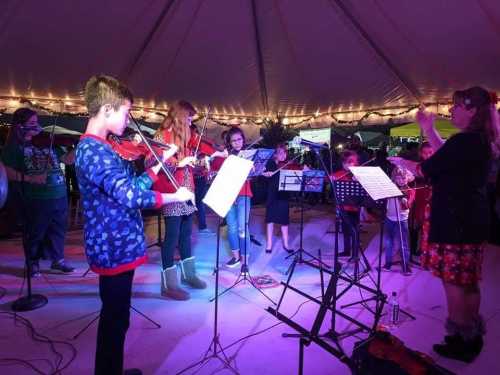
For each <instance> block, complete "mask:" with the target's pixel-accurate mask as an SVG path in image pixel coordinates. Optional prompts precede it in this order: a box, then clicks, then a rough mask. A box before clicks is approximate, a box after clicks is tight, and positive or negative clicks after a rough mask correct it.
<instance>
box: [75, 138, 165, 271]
mask: <svg viewBox="0 0 500 375" xmlns="http://www.w3.org/2000/svg"><path fill="white" fill-rule="evenodd" d="M75 166H76V174H77V179H78V186H79V188H80V199H81V204H82V208H83V215H84V222H85V224H84V240H85V253H86V255H87V260H88V262H89V265H90V268H91V270H92V271H94V272H96V273H98V274H100V275H117V274H120V273H123V272H126V271H130V270H133V269H135V268H136V267H138V266H139V265H141V264H143V263H145V262H146V259H147V257H146V250H145V247H146V246H145V237H144V224H143V220H142V217H141V211H140V210H141V209H143V208H159V207H160V206H161V202H162V197H161V194H160V193H159V192H155V191H151V190H149V188H150V187H151V185H152V184H153V182H154V180H156V176H155V175H154V174H153V173H151V171H148V172H145V173H144V174H143V175H141V176H139V177H136V176H135V173H134V170H133V166H132V164H131V163H130V162H129V161H126V160H124V159H122V158H121V157H120V156H119V155H118V154H117V153H116V152H115V151H114V150H113V149H112V147H111V145H110V144H109V143H108V142H107V141H106V140H105V139H102V138H99V137H97V136H93V135H85V134H84V135H83V136H82V137H81V140H80V142H79V143H78V146H77V148H76V160H75Z"/></svg>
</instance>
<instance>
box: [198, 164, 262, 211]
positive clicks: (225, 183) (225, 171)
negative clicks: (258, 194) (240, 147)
mask: <svg viewBox="0 0 500 375" xmlns="http://www.w3.org/2000/svg"><path fill="white" fill-rule="evenodd" d="M252 167H253V162H252V161H250V160H245V159H243V158H240V157H237V156H234V155H230V156H229V157H228V158H227V159H226V160H225V161H224V164H222V167H221V169H220V171H219V172H218V173H217V176H216V177H215V179H214V181H213V182H212V185H210V188H209V189H208V191H207V194H206V195H205V198H203V203H205V204H206V205H207V206H209V207H210V208H211V209H212V210H214V211H215V213H216V214H217V215H219V216H220V217H226V215H227V212H228V211H229V209H230V208H231V206H232V204H233V203H234V201H235V200H236V198H237V197H238V194H239V192H240V190H241V188H242V187H243V184H244V183H245V180H246V179H247V177H248V174H249V173H250V170H251V169H252Z"/></svg>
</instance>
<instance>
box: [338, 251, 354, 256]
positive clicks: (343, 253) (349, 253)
mask: <svg viewBox="0 0 500 375" xmlns="http://www.w3.org/2000/svg"><path fill="white" fill-rule="evenodd" d="M350 256H351V252H350V251H342V252H341V253H339V257H350Z"/></svg>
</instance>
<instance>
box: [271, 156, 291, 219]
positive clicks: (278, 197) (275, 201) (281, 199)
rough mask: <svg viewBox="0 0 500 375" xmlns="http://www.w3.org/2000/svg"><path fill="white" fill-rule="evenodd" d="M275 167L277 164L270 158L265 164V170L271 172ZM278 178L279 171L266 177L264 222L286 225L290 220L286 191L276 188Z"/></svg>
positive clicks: (276, 167)
mask: <svg viewBox="0 0 500 375" xmlns="http://www.w3.org/2000/svg"><path fill="white" fill-rule="evenodd" d="M276 169H278V165H277V164H276V162H275V161H274V160H273V159H270V160H269V161H268V162H267V164H266V170H267V171H269V172H272V171H275V170H276ZM279 180H280V174H279V172H278V173H275V174H274V175H273V176H272V177H270V178H269V179H268V187H267V201H266V223H276V224H280V225H288V224H289V222H290V215H289V204H288V193H287V192H286V191H279V190H278V187H279Z"/></svg>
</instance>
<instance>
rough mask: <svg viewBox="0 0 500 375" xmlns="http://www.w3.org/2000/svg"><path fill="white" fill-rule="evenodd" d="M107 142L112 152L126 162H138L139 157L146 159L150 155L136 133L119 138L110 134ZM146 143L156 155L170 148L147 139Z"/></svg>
mask: <svg viewBox="0 0 500 375" xmlns="http://www.w3.org/2000/svg"><path fill="white" fill-rule="evenodd" d="M108 142H109V143H110V144H111V147H112V148H113V150H114V151H115V152H116V153H117V154H118V155H120V157H121V158H122V159H125V160H128V161H134V160H138V159H140V158H141V157H148V156H149V155H151V151H150V149H149V148H148V146H147V145H146V144H145V142H144V141H143V140H142V138H141V137H140V136H139V135H138V134H137V133H130V134H127V135H126V136H121V137H119V136H117V135H114V134H110V135H109V136H108ZM148 142H149V144H150V145H151V148H152V149H153V151H154V152H155V153H156V154H157V155H160V154H161V153H162V152H163V151H164V150H169V149H170V148H171V146H170V145H168V144H166V143H162V142H158V141H155V140H152V139H148Z"/></svg>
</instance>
